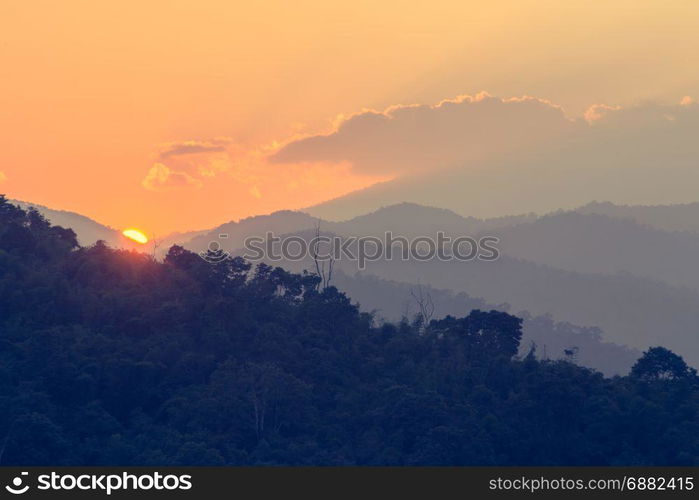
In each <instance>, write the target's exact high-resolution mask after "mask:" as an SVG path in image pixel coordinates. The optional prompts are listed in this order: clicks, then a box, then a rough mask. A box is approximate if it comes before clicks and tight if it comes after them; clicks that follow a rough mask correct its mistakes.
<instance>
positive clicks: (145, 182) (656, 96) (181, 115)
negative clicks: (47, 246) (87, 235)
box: [0, 0, 699, 235]
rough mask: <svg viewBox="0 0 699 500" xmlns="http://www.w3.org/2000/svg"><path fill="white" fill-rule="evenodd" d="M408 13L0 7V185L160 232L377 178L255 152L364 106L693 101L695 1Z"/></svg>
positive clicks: (355, 8)
mask: <svg viewBox="0 0 699 500" xmlns="http://www.w3.org/2000/svg"><path fill="white" fill-rule="evenodd" d="M417 4H418V3H414V5H413V4H412V3H410V2H392V1H382V2H376V1H371V2H369V1H353V2H332V1H328V0H325V1H314V2H309V1H296V2H288V1H283V2H231V1H207V0H197V1H175V0H169V1H148V2H143V1H125V0H122V1H120V2H95V1H94V0H93V1H77V0H67V1H64V2H55V1H25V0H3V1H2V2H1V3H0V11H1V12H0V127H1V129H2V134H1V135H0V151H1V152H2V153H1V154H2V157H1V160H2V161H0V192H4V193H6V194H7V195H8V196H9V197H11V198H18V199H22V200H27V201H33V202H36V203H40V204H43V205H47V206H50V207H52V208H59V209H67V210H73V211H77V212H80V213H83V214H85V215H88V216H90V217H93V218H95V219H97V220H99V221H101V222H104V223H107V224H110V225H112V226H114V227H116V228H124V227H127V226H129V227H130V226H133V227H138V228H141V229H143V230H144V231H145V232H146V233H148V234H149V235H153V234H156V235H157V234H160V235H162V234H164V233H166V232H169V231H172V230H176V229H180V230H186V229H194V228H204V227H210V226H213V225H215V224H217V223H220V222H223V221H226V220H230V219H237V218H240V217H244V216H247V215H252V214H257V213H267V212H270V211H272V210H277V209H282V208H301V207H304V206H308V205H311V204H313V203H317V202H319V201H322V200H325V199H329V198H333V197H336V196H339V195H341V194H343V193H346V192H348V191H351V190H354V189H357V188H360V187H362V186H366V185H369V184H371V183H373V182H375V181H377V180H380V179H384V178H387V176H386V174H385V173H382V174H381V175H379V174H376V175H371V174H370V173H369V174H367V173H366V172H363V173H361V175H360V174H359V173H357V172H355V171H353V170H352V165H349V164H339V165H321V164H301V165H286V164H283V165H279V164H273V165H271V164H268V162H267V161H266V156H267V155H268V154H270V153H271V152H273V151H274V150H275V149H276V148H278V147H279V145H280V144H284V143H285V142H287V141H289V140H290V139H291V138H293V137H298V136H299V135H303V134H312V133H318V132H324V131H327V132H330V131H331V130H332V129H333V127H334V126H335V124H336V123H338V116H339V115H342V114H344V115H350V114H352V113H356V112H358V111H360V110H362V109H363V108H375V109H384V108H386V107H388V106H391V105H395V104H400V103H403V104H404V103H434V102H438V101H440V100H441V99H444V98H448V97H454V96H456V95H459V94H465V93H468V94H475V93H476V92H478V91H481V90H487V91H489V92H490V93H492V94H496V95H502V96H514V95H524V94H529V95H536V96H540V97H545V98H547V99H549V100H551V101H553V102H555V103H558V104H561V105H562V106H563V107H564V108H565V110H566V112H567V113H568V114H569V115H571V116H579V115H581V114H582V113H583V112H584V110H585V109H586V108H587V107H588V106H590V105H592V104H596V103H607V104H613V105H626V104H629V103H634V102H638V101H642V100H646V99H653V100H660V101H672V102H677V101H679V100H680V99H681V98H682V97H683V96H685V95H696V94H698V93H699V92H697V89H698V88H699V81H698V80H697V78H696V74H697V73H696V68H697V67H698V65H699V33H698V31H699V30H696V26H697V23H698V22H699V2H689V1H688V2H683V1H677V2H667V1H666V0H665V1H655V0H645V1H642V2H641V1H638V0H628V1H626V0H624V1H618V0H604V1H590V0H586V1H578V0H568V1H565V2H561V1H553V0H550V1H544V0H538V1H531V0H530V1H526V0H518V1H509V2H503V1H499V2H498V1H490V2H470V1H465V0H458V1H453V2H442V1H432V2H420V5H417ZM182 148H184V150H187V151H188V152H187V154H173V153H172V152H173V151H183V149H182ZM187 148H189V149H187ZM192 148H194V149H196V148H200V149H202V148H203V149H206V151H205V152H199V153H192V152H191V151H192ZM203 149H202V151H203ZM168 151H169V152H170V153H168Z"/></svg>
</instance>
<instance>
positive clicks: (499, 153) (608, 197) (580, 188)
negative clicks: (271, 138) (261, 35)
mask: <svg viewBox="0 0 699 500" xmlns="http://www.w3.org/2000/svg"><path fill="white" fill-rule="evenodd" d="M518 105H519V103H517V102H515V101H512V100H507V99H502V100H499V102H496V103H495V104H494V105H492V106H491V110H492V115H491V117H490V120H491V121H492V122H491V123H490V124H487V123H486V124H483V125H482V126H479V129H480V130H479V131H477V132H476V134H481V131H482V130H487V131H489V132H491V131H492V132H493V133H494V134H495V136H496V138H497V139H496V140H492V139H491V138H489V137H482V136H478V140H477V141H476V140H472V138H471V137H470V135H469V134H470V132H468V131H466V130H465V129H464V128H460V129H458V130H456V131H450V130H448V129H446V128H444V127H446V126H447V125H449V124H450V123H453V121H450V120H445V119H441V118H440V119H438V120H437V119H435V120H433V121H432V122H431V123H432V124H433V126H434V127H440V128H439V129H438V130H437V131H436V132H435V131H434V130H430V129H429V127H427V126H425V125H420V126H419V127H416V126H410V127H408V126H405V127H403V133H402V136H400V141H398V140H396V138H395V137H394V136H391V135H390V134H385V133H383V131H382V130H381V127H374V128H373V129H371V128H370V127H369V126H368V125H367V123H366V122H365V121H364V120H367V121H371V120H379V121H386V120H396V119H398V116H397V115H395V114H393V113H391V112H388V113H386V112H384V113H379V114H376V113H374V114H373V115H370V114H369V113H363V114H362V115H361V119H360V120H356V121H355V120H354V119H352V118H350V119H349V120H348V121H344V122H342V124H341V125H340V127H339V128H338V129H337V130H336V131H335V132H334V133H332V134H329V135H327V136H316V137H314V138H311V139H312V140H308V139H305V140H300V141H296V142H295V143H291V144H290V145H289V146H287V148H286V151H284V150H282V151H283V154H280V158H279V159H278V161H287V160H290V159H292V158H293V160H299V159H301V158H304V159H307V160H313V159H316V158H322V157H330V156H331V154H332V155H334V157H343V156H344V157H346V158H350V159H351V161H352V164H353V167H354V169H355V170H362V169H367V168H369V166H371V161H374V160H375V159H377V158H381V160H383V161H387V162H391V163H392V164H395V165H399V166H400V165H401V161H402V160H403V156H402V155H404V154H405V152H404V151H399V152H397V153H395V150H396V146H395V145H396V144H403V145H405V148H406V150H407V151H408V152H410V153H412V152H414V151H415V150H416V149H419V148H422V147H425V148H427V149H429V150H430V151H431V152H432V153H431V155H430V156H426V157H420V156H419V154H416V158H415V159H413V160H412V161H413V163H412V165H411V168H408V169H406V168H403V169H402V170H400V169H398V170H397V175H396V176H395V177H394V179H393V180H392V181H389V182H387V183H384V184H382V185H377V186H375V187H373V188H370V189H368V190H365V192H361V193H355V194H352V195H349V196H347V197H346V198H343V199H339V200H336V201H334V202H329V203H327V204H326V208H323V209H322V210H321V209H318V211H316V214H318V215H321V216H327V217H331V218H335V217H337V218H347V217H352V216H355V215H358V214H360V213H366V212H367V211H371V210H374V209H376V208H378V207H380V206H383V205H386V204H391V203H397V202H401V201H413V202H418V203H423V204H428V205H436V206H440V207H444V208H450V209H452V210H455V211H457V212H459V213H462V214H466V215H475V216H479V217H486V216H498V215H507V214H513V213H523V212H529V211H535V212H547V211H551V210H556V209H558V208H573V207H575V206H579V205H583V204H586V203H589V202H590V201H592V200H600V201H612V202H616V203H623V204H666V203H686V202H691V201H696V193H695V191H696V189H695V186H696V185H697V183H699V141H697V140H696V131H697V130H699V105H697V104H696V103H694V101H693V100H690V99H687V98H685V99H682V101H681V102H680V103H677V104H661V103H652V102H646V103H640V104H637V105H634V106H626V107H621V106H612V105H605V104H597V105H594V106H591V107H590V108H589V109H588V111H587V112H586V113H585V116H584V119H583V118H580V119H577V120H569V119H567V118H566V117H565V116H564V115H562V113H561V114H558V115H556V113H555V112H554V111H555V110H556V108H555V107H552V106H551V105H549V104H548V103H547V102H546V101H540V100H535V101H529V105H530V107H529V108H528V109H522V108H520V109H518V110H517V111H512V110H510V111H507V112H505V111H503V108H507V107H508V106H518ZM547 108H550V110H549V111H548V112H544V111H543V110H545V109H547ZM434 109H435V108H434V107H431V108H430V109H429V110H428V111H427V112H424V113H423V115H424V114H428V115H429V114H430V112H431V111H430V110H434ZM466 109H469V110H473V108H469V107H468V106H467V107H465V108H461V111H462V112H466ZM423 110H424V107H423ZM469 112H470V111H469ZM357 116H359V115H357ZM556 116H557V117H556ZM552 117H554V118H552ZM423 118H425V117H424V116H423ZM482 118H483V120H485V117H482ZM464 121H465V122H468V121H467V120H464ZM556 122H557V123H558V124H559V125H560V126H561V130H558V131H553V133H549V132H551V126H552V125H553V124H555V123H556ZM513 124H516V127H522V126H525V125H526V127H527V128H528V130H526V131H525V130H523V131H522V133H521V134H520V135H517V134H515V133H514V132H515V131H516V130H517V128H515V127H513ZM348 126H350V127H354V130H353V132H352V134H349V133H348V132H347V127H348ZM391 126H392V127H394V128H395V127H396V126H395V125H391ZM501 128H502V129H504V130H505V131H507V132H506V133H503V132H502V131H501V130H500V129H501ZM418 131H419V133H418ZM372 133H374V134H378V135H380V137H381V139H380V140H379V141H376V142H374V143H371V142H370V141H372V140H373V138H372V137H371V134H372ZM350 136H351V137H352V141H348V140H347V137H350ZM456 139H458V141H462V142H463V143H467V144H469V148H471V147H475V148H481V151H482V154H480V156H477V157H476V158H477V159H476V160H474V155H473V153H472V152H471V151H470V150H469V151H464V150H460V149H459V148H458V141H457V140H456ZM343 141H344V142H343ZM509 141H512V142H509ZM383 142H386V143H389V144H391V146H389V148H388V151H389V152H390V154H389V153H386V152H381V151H379V152H378V153H376V155H375V156H373V157H371V158H370V159H369V161H367V160H366V159H365V157H364V156H363V155H367V154H369V153H372V148H380V147H381V144H382V143H383ZM513 143H514V145H513ZM350 145H351V147H349V146H350ZM414 145H418V146H414ZM494 145H497V146H498V147H494ZM340 146H342V147H340ZM500 146H501V148H500ZM440 147H441V148H444V149H445V150H446V151H447V153H440V152H439V151H438V150H439V148H440ZM356 150H359V152H357V151H356ZM508 151H509V152H508ZM418 153H419V151H418ZM372 154H373V153H372ZM443 158H449V159H450V160H452V161H451V163H450V164H449V165H450V166H449V167H448V168H442V169H438V168H434V166H435V165H439V164H438V163H437V162H436V161H435V159H443ZM396 159H398V160H400V161H396Z"/></svg>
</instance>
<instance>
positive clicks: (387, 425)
mask: <svg viewBox="0 0 699 500" xmlns="http://www.w3.org/2000/svg"><path fill="white" fill-rule="evenodd" d="M318 285H319V280H318V279H317V278H316V277H315V276H313V275H309V274H291V273H289V272H287V271H285V270H283V269H280V268H271V267H269V266H265V265H260V266H258V267H255V268H252V267H251V266H250V264H249V263H247V262H245V261H243V260H242V259H227V260H223V261H221V262H219V263H217V264H210V263H208V262H205V261H204V260H203V259H201V258H200V257H199V256H197V255H196V254H194V253H191V252H189V251H187V250H184V249H183V248H181V247H177V246H174V247H172V248H171V249H170V250H169V252H168V254H167V256H166V258H165V259H164V261H163V262H158V261H155V260H154V259H153V258H152V257H151V256H149V255H145V254H140V253H136V252H130V251H125V250H113V249H110V248H109V247H107V246H106V245H104V244H101V243H98V244H96V245H94V246H92V247H88V248H81V247H79V246H78V244H77V240H76V237H75V234H74V233H73V232H72V231H71V230H69V229H63V228H61V227H55V226H51V225H50V224H49V223H48V222H46V220H45V219H43V218H42V217H41V216H40V215H39V214H38V213H37V212H35V211H29V212H25V211H23V210H21V209H19V208H17V207H15V206H13V205H11V204H9V203H7V201H6V200H5V198H3V197H0V446H1V447H0V465H20V464H22V465H24V464H36V465H39V464H42V465H48V464H50V465H53V466H57V465H69V464H84V465H96V464H119V465H129V464H143V465H146V464H148V465H178V464H179V465H203V464H210V465H219V464H257V465H277V464H294V465H340V464H360V465H378V464H391V465H421V464H431V465H446V464H453V465H456V464H479V465H481V464H482V465H486V464H498V465H508V464H519V465H526V464H544V465H575V464H584V465H589V464H596V465H603V464H614V465H626V464H653V465H660V464H695V465H696V464H699V438H697V436H699V432H698V431H699V416H698V413H697V412H698V411H699V382H698V381H697V376H696V373H695V372H694V370H692V369H690V368H688V367H687V365H686V364H685V363H684V361H683V360H682V358H681V357H680V356H678V355H676V354H674V353H672V352H670V351H668V350H665V349H663V348H652V349H650V350H648V351H647V352H646V353H645V354H644V355H643V357H642V358H641V359H640V360H639V361H638V362H637V363H636V365H635V366H634V368H633V369H632V371H631V373H630V375H629V376H627V377H616V378H613V379H609V378H605V377H603V376H602V375H601V374H599V373H597V372H594V371H591V370H589V369H586V368H582V367H579V366H576V365H575V364H574V363H571V362H567V361H539V360H537V359H536V358H535V356H533V355H532V354H533V353H530V354H529V355H526V356H523V357H517V356H516V353H517V352H518V348H519V343H520V340H521V319H519V318H517V317H515V316H512V315H510V314H507V313H505V312H499V311H480V310H474V311H463V313H462V314H461V317H459V318H457V317H451V316H449V317H447V318H445V319H442V320H439V321H431V322H430V323H429V324H423V322H422V321H420V318H419V317H418V318H417V320H416V321H414V322H406V321H404V322H402V323H398V324H391V323H386V324H378V322H376V321H374V318H373V317H372V316H371V315H370V314H367V313H361V312H360V311H359V309H358V308H357V307H356V305H354V304H353V303H352V301H351V299H350V298H348V297H347V296H345V295H344V294H342V293H340V292H338V291H337V290H336V289H335V288H332V287H330V288H326V289H320V288H319V286H318ZM680 354H682V353H680Z"/></svg>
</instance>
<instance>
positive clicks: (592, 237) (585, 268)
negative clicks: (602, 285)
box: [487, 212, 699, 289]
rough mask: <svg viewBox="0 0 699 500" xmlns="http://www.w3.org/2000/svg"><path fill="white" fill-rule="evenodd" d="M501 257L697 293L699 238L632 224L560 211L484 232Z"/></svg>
mask: <svg viewBox="0 0 699 500" xmlns="http://www.w3.org/2000/svg"><path fill="white" fill-rule="evenodd" d="M487 234H490V235H496V236H498V237H499V238H500V244H499V248H500V250H501V251H502V252H503V254H505V255H509V256H511V257H516V258H520V259H525V260H527V261H531V262H536V263H540V264H545V265H548V266H552V267H557V268H561V269H567V270H571V271H577V272H581V273H603V274H616V273H631V274H633V275H636V276H641V277H647V278H651V279H657V280H662V281H664V282H666V283H669V284H671V285H676V286H684V287H691V288H694V289H699V266H697V260H698V259H699V233H693V232H689V231H663V230H660V229H655V228H653V227H651V226H648V225H641V224H639V223H637V222H635V221H634V220H632V219H622V218H613V217H609V216H606V215H598V214H584V213H578V212H559V213H555V214H551V215H547V216H544V217H539V218H538V219H537V220H535V221H533V222H529V223H523V224H517V225H514V226H510V227H507V228H497V229H490V230H488V232H487Z"/></svg>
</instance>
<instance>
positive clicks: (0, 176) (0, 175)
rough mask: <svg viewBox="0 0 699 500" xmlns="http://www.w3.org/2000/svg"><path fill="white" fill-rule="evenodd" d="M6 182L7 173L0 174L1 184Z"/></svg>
mask: <svg viewBox="0 0 699 500" xmlns="http://www.w3.org/2000/svg"><path fill="white" fill-rule="evenodd" d="M6 180H7V176H6V175H5V173H4V172H0V182H3V181H6Z"/></svg>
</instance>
